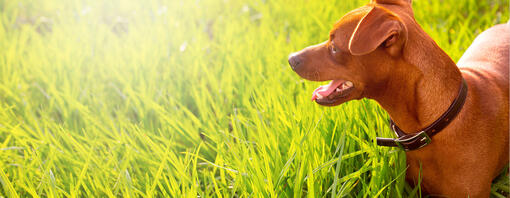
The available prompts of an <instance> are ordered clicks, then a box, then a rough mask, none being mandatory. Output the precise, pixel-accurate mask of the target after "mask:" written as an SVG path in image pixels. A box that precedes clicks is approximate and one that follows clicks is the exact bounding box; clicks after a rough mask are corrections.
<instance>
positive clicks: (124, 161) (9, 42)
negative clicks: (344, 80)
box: [0, 0, 509, 197]
mask: <svg viewBox="0 0 510 198" xmlns="http://www.w3.org/2000/svg"><path fill="white" fill-rule="evenodd" d="M365 3H368V0H367V1H353V0H341V1H340V0H336V1H306V0H292V1H291V0H279V1H272V0H271V1H264V0H257V1H241V0H239V1H234V0H201V1H191V0H189V1H188V0H181V1H158V2H152V1H141V0H140V1H131V2H129V3H126V2H123V1H120V0H114V1H90V2H87V1H57V0H55V1H51V0H47V1H30V0H24V1H15V0H0V11H1V12H0V77H1V81H0V195H2V196H7V197H16V196H22V197H29V196H33V197H41V196H42V197H46V196H50V197H53V196H58V197H61V196H72V197H75V196H80V197H105V196H108V197H114V196H125V197H138V196H147V197H161V196H171V197H182V196H185V197H197V196H200V197H211V196H213V197H223V196H225V197H276V196H278V197H302V196H303V195H309V196H310V197H313V196H316V197H330V196H333V195H335V196H348V197H376V196H381V197H409V196H415V195H416V193H417V191H418V190H419V189H412V188H410V187H409V186H408V185H406V184H405V181H404V175H405V174H404V172H405V154H404V153H403V152H401V151H398V150H396V149H388V148H382V147H378V146H376V144H375V142H374V140H375V137H376V136H385V137H390V136H391V135H392V134H391V132H390V130H389V128H388V127H387V121H386V120H387V115H386V113H385V112H384V110H382V109H381V108H380V107H378V105H376V103H375V102H373V101H369V100H361V101H353V102H349V103H347V104H344V105H342V106H339V107H334V108H325V107H320V106H318V105H316V104H314V103H312V102H311V101H310V96H311V95H310V93H311V92H312V91H313V89H314V88H315V87H317V86H318V85H319V83H312V82H305V81H303V80H301V79H300V78H299V77H298V76H297V75H296V74H295V73H294V72H292V71H291V69H290V67H289V66H288V65H287V60H286V59H287V55H288V54H289V53H290V52H293V51H296V50H298V49H301V48H303V47H305V46H308V45H311V44H315V43H317V42H320V41H323V40H326V39H327V35H328V34H327V33H328V31H329V29H330V27H331V26H332V24H333V23H334V22H335V21H336V20H337V19H338V18H340V17H341V16H342V15H343V14H345V13H346V12H347V11H349V10H351V9H354V8H356V7H358V6H361V5H363V4H365ZM414 8H415V15H416V18H417V21H418V22H419V23H420V24H422V26H423V27H424V29H425V30H426V31H427V32H428V33H429V34H430V35H431V36H432V37H433V38H434V39H435V40H436V41H437V43H438V44H439V45H440V46H441V47H442V48H443V49H444V50H445V51H446V52H447V53H448V54H449V55H450V56H451V57H452V58H453V59H454V60H455V61H456V60H458V58H460V56H461V55H462V53H463V51H464V50H465V49H466V48H467V47H468V46H469V45H470V43H471V42H472V40H473V39H474V37H475V36H476V35H477V34H478V33H480V32H481V31H483V30H484V29H486V28H488V27H490V26H492V25H494V24H497V23H504V22H506V21H507V20H508V1H503V0H488V1H475V0H468V1H457V0H444V1H425V0H416V1H415V2H414ZM507 180H508V177H507V176H501V178H500V179H499V180H497V183H496V184H495V185H493V186H494V187H493V195H494V196H502V197H504V196H508V192H509V187H508V181H507Z"/></svg>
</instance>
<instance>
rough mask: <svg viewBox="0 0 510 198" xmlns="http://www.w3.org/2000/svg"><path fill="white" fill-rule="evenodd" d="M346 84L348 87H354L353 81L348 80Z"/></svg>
mask: <svg viewBox="0 0 510 198" xmlns="http://www.w3.org/2000/svg"><path fill="white" fill-rule="evenodd" d="M344 84H345V85H346V86H347V87H352V85H353V84H352V82H351V81H347V82H345V83H344Z"/></svg>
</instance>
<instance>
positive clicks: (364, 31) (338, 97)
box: [289, 0, 414, 106]
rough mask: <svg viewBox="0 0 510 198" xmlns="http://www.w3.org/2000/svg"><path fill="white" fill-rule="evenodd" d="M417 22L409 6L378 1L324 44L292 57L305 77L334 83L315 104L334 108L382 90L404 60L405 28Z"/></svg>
mask: <svg viewBox="0 0 510 198" xmlns="http://www.w3.org/2000/svg"><path fill="white" fill-rule="evenodd" d="M408 22H413V23H414V18H413V13H412V8H411V0H375V1H372V2H371V3H370V4H368V5H366V6H363V7H360V8H358V9H355V10H353V11H351V12H349V13H347V14H346V15H345V16H343V17H342V18H341V19H340V20H339V21H338V22H337V23H336V24H335V25H334V27H333V29H332V30H331V31H330V33H329V39H328V40H327V41H325V42H323V43H320V44H317V45H314V46H310V47H307V48H305V49H303V50H301V51H299V52H296V53H292V54H291V55H290V56H289V64H290V66H291V67H292V69H293V70H294V71H295V72H296V73H298V74H299V75H300V76H301V77H303V78H305V79H308V80H312V81H327V80H331V82H330V83H329V84H328V85H323V86H320V87H319V88H317V89H316V90H315V91H314V93H313V96H312V100H315V101H316V102H317V103H319V104H321V105H326V106H334V105H339V104H341V103H344V102H346V101H349V100H352V99H361V98H363V97H367V95H366V92H373V91H377V90H378V89H379V88H381V87H383V86H384V83H385V80H386V79H387V78H388V77H389V76H390V75H391V73H392V65H394V64H396V63H397V62H398V61H401V59H402V53H403V48H404V46H405V44H406V41H407V39H408V38H407V28H406V23H408Z"/></svg>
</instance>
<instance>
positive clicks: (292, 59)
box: [289, 53, 303, 70]
mask: <svg viewBox="0 0 510 198" xmlns="http://www.w3.org/2000/svg"><path fill="white" fill-rule="evenodd" d="M302 63H303V62H302V61H301V58H299V56H298V55H297V54H296V53H292V54H290V55H289V65H290V67H292V69H293V70H296V69H297V68H298V67H299V66H300V65H301V64H302Z"/></svg>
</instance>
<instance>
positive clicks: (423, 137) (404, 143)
mask: <svg viewBox="0 0 510 198" xmlns="http://www.w3.org/2000/svg"><path fill="white" fill-rule="evenodd" d="M430 142H432V139H431V138H430V137H429V135H428V134H427V133H426V132H425V131H420V132H418V133H415V134H412V135H405V136H402V137H400V138H398V139H395V144H397V146H398V147H400V148H402V149H404V150H406V151H410V150H414V149H419V148H421V147H424V146H427V145H428V144H430Z"/></svg>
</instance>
